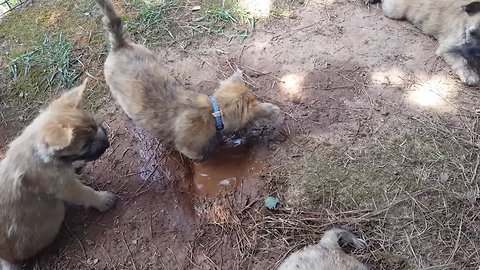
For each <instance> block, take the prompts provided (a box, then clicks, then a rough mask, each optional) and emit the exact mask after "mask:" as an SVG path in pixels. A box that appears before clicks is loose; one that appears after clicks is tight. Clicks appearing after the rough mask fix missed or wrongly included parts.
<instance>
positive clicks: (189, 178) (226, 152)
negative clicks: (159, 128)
mask: <svg viewBox="0 0 480 270" xmlns="http://www.w3.org/2000/svg"><path fill="white" fill-rule="evenodd" d="M134 133H135V135H136V137H137V138H138V139H139V141H140V142H141V143H140V145H139V146H140V148H139V151H138V153H139V155H140V157H141V159H142V160H143V161H142V162H141V167H140V171H139V176H140V178H141V179H142V180H143V181H155V182H156V181H165V180H167V181H168V180H173V181H178V182H177V184H178V187H179V188H180V189H182V191H183V192H184V193H186V194H190V195H195V196H203V197H214V196H216V195H218V194H220V193H223V192H230V191H234V190H235V189H236V188H237V187H238V186H239V185H241V184H242V183H243V182H245V181H256V180H257V179H259V174H260V173H261V171H262V170H263V169H264V168H265V165H266V163H265V161H263V160H261V159H259V158H258V157H257V155H256V151H255V148H257V147H258V145H256V143H255V142H254V141H252V140H247V139H245V138H243V139H237V140H235V141H236V143H233V144H232V143H229V144H225V145H223V146H222V147H220V148H219V150H218V151H217V153H215V154H214V155H213V156H212V157H211V158H210V159H208V160H206V161H203V162H199V163H195V162H192V161H190V160H189V159H187V158H185V157H183V156H182V155H181V154H180V153H178V152H177V151H175V150H173V149H171V148H169V147H166V146H164V145H162V144H161V143H159V142H158V141H157V140H156V139H152V138H150V137H149V136H147V135H144V134H143V133H142V132H140V131H138V130H136V131H135V132H134Z"/></svg>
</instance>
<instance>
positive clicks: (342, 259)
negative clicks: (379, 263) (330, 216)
mask: <svg viewBox="0 0 480 270" xmlns="http://www.w3.org/2000/svg"><path fill="white" fill-rule="evenodd" d="M339 240H341V241H343V242H344V243H345V244H348V245H351V246H353V247H355V248H358V249H365V248H366V247H367V245H366V244H365V242H364V241H363V240H361V239H359V238H357V237H356V236H355V235H354V234H352V233H351V232H349V231H347V230H345V229H340V228H334V229H330V230H328V231H326V232H325V234H324V235H323V237H322V239H321V240H320V242H319V243H318V244H316V245H311V246H307V247H305V248H304V249H302V250H299V251H297V252H295V253H292V254H291V255H290V256H288V257H287V259H285V261H284V262H283V263H282V264H281V265H280V267H279V268H278V270H367V269H368V267H367V266H366V265H364V264H363V263H361V262H359V261H357V260H356V259H355V258H354V257H352V256H350V255H348V254H346V253H345V252H344V251H343V250H342V248H341V247H340V246H339V244H338V241H339Z"/></svg>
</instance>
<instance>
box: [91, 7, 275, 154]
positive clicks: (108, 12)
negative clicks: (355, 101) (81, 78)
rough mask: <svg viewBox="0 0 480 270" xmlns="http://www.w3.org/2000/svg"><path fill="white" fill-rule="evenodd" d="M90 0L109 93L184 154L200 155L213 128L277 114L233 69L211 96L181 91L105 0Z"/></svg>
mask: <svg viewBox="0 0 480 270" xmlns="http://www.w3.org/2000/svg"><path fill="white" fill-rule="evenodd" d="M96 2H97V4H98V5H99V7H100V8H101V10H102V12H103V14H104V24H105V28H106V29H107V30H108V33H109V40H110V42H109V43H110V52H109V54H108V57H107V59H106V61H105V69H104V71H105V78H106V81H107V84H108V86H109V88H110V91H111V93H112V95H113V97H114V98H115V99H116V101H117V102H118V103H119V104H120V106H121V107H122V108H123V110H124V111H125V112H126V114H127V115H128V116H129V117H130V118H131V119H132V120H133V121H134V122H135V123H137V124H138V125H139V126H140V127H142V128H143V129H145V130H146V131H148V132H150V133H151V134H152V135H154V136H155V137H157V138H158V139H161V140H163V141H167V142H170V143H173V145H174V146H175V148H176V149H177V150H178V151H179V152H181V153H182V154H184V155H185V156H187V157H188V158H190V159H193V160H197V161H201V160H204V159H206V158H207V157H208V154H209V153H211V152H212V150H214V149H215V148H216V146H217V145H218V144H219V143H220V141H221V136H219V133H220V132H219V131H225V132H231V131H236V130H240V129H243V128H245V127H246V126H248V125H249V124H251V123H253V122H256V121H257V120H261V119H272V120H273V119H276V118H277V117H278V116H279V115H280V109H279V108H278V107H277V106H275V105H273V104H270V103H262V102H259V101H258V100H257V99H256V98H255V96H254V95H253V93H252V91H251V90H250V89H249V88H248V87H247V85H246V84H245V83H244V81H243V78H242V72H241V71H239V70H238V71H237V72H235V73H234V74H233V75H232V76H231V77H230V78H228V79H226V80H224V81H222V82H221V83H220V86H219V88H218V89H217V90H216V91H215V93H214V94H213V96H210V97H209V96H207V95H204V94H201V93H198V92H193V91H189V90H187V89H186V88H185V86H184V85H183V84H181V83H180V82H179V81H177V79H176V78H174V77H173V76H172V75H170V74H169V73H168V71H167V70H166V69H165V68H164V67H163V66H162V64H161V63H160V62H159V61H158V59H157V57H156V56H155V55H154V54H153V52H151V51H150V50H148V49H147V48H146V47H144V46H142V45H139V44H135V43H134V42H132V41H131V40H130V39H129V38H128V37H127V33H126V32H125V30H124V27H123V22H122V19H121V18H120V17H119V16H118V15H117V14H116V13H115V10H114V8H113V6H112V3H111V2H110V1H109V0H96Z"/></svg>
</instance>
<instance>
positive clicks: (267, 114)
mask: <svg viewBox="0 0 480 270" xmlns="http://www.w3.org/2000/svg"><path fill="white" fill-rule="evenodd" d="M280 113H281V110H280V108H279V107H277V106H275V105H273V104H271V103H260V105H259V109H258V111H257V115H256V117H255V118H257V119H269V120H271V121H275V120H277V119H278V117H279V116H280Z"/></svg>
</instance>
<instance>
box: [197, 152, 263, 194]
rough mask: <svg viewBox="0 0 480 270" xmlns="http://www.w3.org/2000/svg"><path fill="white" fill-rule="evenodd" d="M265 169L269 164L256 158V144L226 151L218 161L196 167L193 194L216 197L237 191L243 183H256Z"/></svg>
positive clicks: (219, 156)
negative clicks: (256, 178)
mask: <svg viewBox="0 0 480 270" xmlns="http://www.w3.org/2000/svg"><path fill="white" fill-rule="evenodd" d="M264 168H265V162H264V161H262V160H258V159H256V158H255V154H254V153H253V149H252V143H246V144H242V145H239V146H236V147H223V148H221V149H220V150H219V152H218V153H217V154H216V156H215V157H213V158H212V159H209V160H207V161H205V162H202V163H194V164H193V173H192V179H191V183H190V192H192V193H194V194H197V195H201V196H207V197H211V196H215V195H217V194H219V193H221V192H223V191H233V190H235V188H236V187H238V186H239V185H240V183H242V182H243V181H249V180H252V178H255V176H258V175H259V173H260V172H261V171H262V170H263V169H264Z"/></svg>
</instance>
